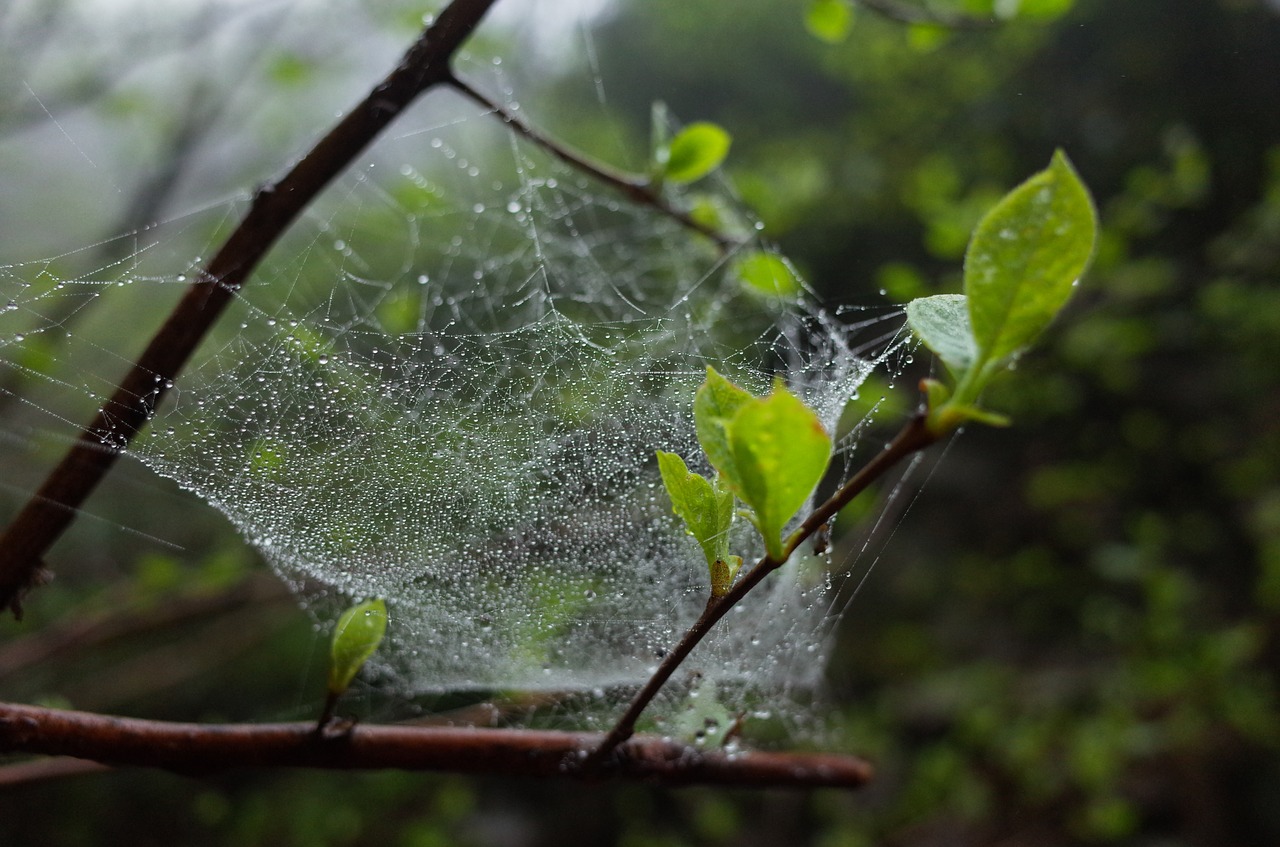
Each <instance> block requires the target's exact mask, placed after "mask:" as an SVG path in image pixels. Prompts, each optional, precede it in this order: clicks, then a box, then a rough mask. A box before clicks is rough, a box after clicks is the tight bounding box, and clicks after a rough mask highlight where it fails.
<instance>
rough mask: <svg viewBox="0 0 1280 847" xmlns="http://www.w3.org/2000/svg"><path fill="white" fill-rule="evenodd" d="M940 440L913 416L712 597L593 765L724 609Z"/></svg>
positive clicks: (622, 737) (627, 732) (628, 729)
mask: <svg viewBox="0 0 1280 847" xmlns="http://www.w3.org/2000/svg"><path fill="white" fill-rule="evenodd" d="M937 440H938V434H937V433H936V432H934V431H933V430H931V429H930V428H929V427H928V425H927V423H926V417H925V415H924V413H923V412H921V413H917V414H916V415H914V416H912V418H911V419H910V420H909V421H907V423H906V425H905V426H904V427H903V428H902V430H901V431H899V433H898V434H897V436H895V437H894V439H893V441H891V442H889V444H887V445H886V446H885V448H884V449H883V450H881V451H880V452H879V453H877V454H876V456H875V457H874V458H873V459H872V460H871V461H870V462H868V463H867V464H866V465H865V466H864V467H863V468H862V469H861V470H859V471H858V472H857V473H856V474H854V475H853V477H851V478H850V479H849V481H848V482H846V483H845V484H844V485H843V486H842V487H841V488H840V490H839V491H837V492H836V493H835V494H833V495H831V497H829V498H828V499H827V500H826V502H824V503H823V504H822V505H820V506H818V507H817V508H816V509H814V510H813V512H812V513H811V514H810V515H809V516H808V517H807V518H805V520H804V522H803V523H801V524H800V527H799V528H798V529H797V530H796V531H795V532H794V533H792V535H791V537H790V538H788V539H787V543H786V546H785V547H784V548H783V556H782V558H781V559H774V558H772V557H770V556H765V557H764V558H763V559H761V560H760V561H758V562H756V564H755V565H754V566H753V567H752V568H751V570H749V571H748V572H747V573H746V574H744V575H743V576H742V577H741V578H740V579H739V580H738V581H737V582H735V583H734V584H733V587H732V588H730V589H729V591H728V592H727V593H726V594H725V595H724V596H723V597H720V598H718V599H717V598H714V597H713V598H712V599H711V600H710V601H709V602H708V603H707V608H706V610H705V611H704V612H703V613H702V615H701V616H700V617H699V618H698V620H697V621H695V622H694V624H693V626H691V627H689V630H688V632H686V633H685V634H684V637H683V638H681V639H680V642H679V643H678V644H677V645H676V646H675V647H674V648H672V650H671V652H669V653H667V655H666V657H665V658H664V659H663V660H662V664H660V665H658V669H657V670H656V671H654V673H653V676H651V677H650V678H649V680H648V682H646V683H645V684H644V687H643V688H641V689H640V691H639V692H637V693H636V696H635V697H634V698H633V699H632V701H631V704H630V705H629V706H628V707H627V710H626V712H624V713H623V715H622V717H620V718H618V722H617V723H616V724H614V726H613V729H611V730H609V733H608V734H607V735H605V737H604V740H603V741H601V742H600V746H599V747H598V748H597V749H596V750H594V751H593V752H592V753H591V757H590V762H591V763H592V764H603V763H604V762H605V761H606V760H607V759H608V757H610V756H612V755H613V754H614V750H615V748H616V747H617V746H618V745H620V744H622V743H623V742H625V741H626V740H627V739H628V738H630V737H631V735H632V733H634V732H635V728H636V721H638V720H639V719H640V715H641V714H642V713H643V712H644V710H645V709H646V708H647V707H648V705H649V703H650V702H652V701H653V698H654V697H655V696H657V694H658V692H659V691H660V690H661V689H662V686H664V685H665V684H666V683H667V680H669V679H670V678H671V675H672V674H674V673H675V672H676V669H677V668H679V667H680V665H681V664H683V663H684V660H685V659H686V658H688V656H689V654H690V653H692V652H693V648H695V647H697V646H698V644H699V643H700V642H701V641H702V639H703V638H705V637H706V636H707V633H709V632H710V631H711V628H712V627H713V626H715V625H716V623H717V622H718V621H719V620H720V619H721V618H723V617H724V616H725V613H727V612H728V611H729V610H730V609H732V608H733V607H734V606H736V605H737V604H738V603H739V602H740V601H741V600H742V598H743V597H746V596H747V594H748V593H749V592H750V591H751V589H753V588H755V587H756V586H757V585H759V584H760V582H761V581H762V580H763V579H764V578H765V577H766V576H768V575H769V574H771V573H773V571H775V570H777V569H778V568H779V567H781V566H782V564H783V563H784V562H786V561H787V559H788V558H790V556H791V554H792V553H793V552H795V550H796V548H797V547H799V546H800V545H801V544H802V543H804V541H805V540H806V539H808V538H809V537H810V536H812V535H813V534H814V533H815V532H817V531H818V529H819V528H820V527H821V526H823V525H824V524H825V523H826V522H827V521H829V520H831V518H833V517H835V515H836V513H837V512H839V511H840V510H841V509H843V508H844V507H845V506H846V505H848V503H849V502H850V501H851V500H853V498H854V497H857V496H858V495H859V494H861V493H862V492H863V491H865V490H866V489H867V486H869V485H870V484H871V483H872V482H874V481H875V480H877V479H879V478H880V477H881V476H883V475H884V473H885V472H886V471H888V470H889V469H890V468H892V467H893V466H894V465H896V464H897V463H898V462H899V461H901V460H902V459H903V458H905V457H906V456H910V455H911V454H912V453H916V452H918V451H920V450H923V449H924V448H925V447H928V446H929V445H930V444H932V443H934V442H935V441H937Z"/></svg>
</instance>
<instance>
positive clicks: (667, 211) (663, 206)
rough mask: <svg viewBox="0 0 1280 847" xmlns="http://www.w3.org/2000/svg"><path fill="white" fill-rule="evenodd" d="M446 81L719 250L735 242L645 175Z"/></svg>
mask: <svg viewBox="0 0 1280 847" xmlns="http://www.w3.org/2000/svg"><path fill="white" fill-rule="evenodd" d="M449 82H450V85H452V86H453V87H454V88H456V89H457V90H458V91H460V92H461V93H463V94H465V95H466V96H468V97H470V98H471V99H472V100H474V101H476V102H477V103H479V104H480V105H481V106H483V107H484V108H485V109H487V110H488V111H490V112H492V113H493V114H494V115H496V116H497V117H498V118H500V119H501V120H502V122H503V123H505V124H506V125H507V126H509V127H511V129H512V130H514V131H515V132H516V133H518V134H519V135H522V136H524V137H525V138H527V139H528V140H529V141H531V142H533V143H534V144H536V145H537V146H538V147H541V148H542V149H543V150H545V151H547V152H548V153H550V154H551V155H552V156H555V157H556V158H557V159H559V160H560V161H562V162H564V163H565V164H567V165H568V166H569V167H571V168H575V169H577V170H579V171H582V172H583V173H585V174H588V175H589V176H591V177H593V178H595V179H597V180H599V181H600V182H602V183H604V184H605V185H607V186H609V187H611V188H613V189H615V190H617V191H618V192H620V193H621V194H622V195H623V196H624V197H626V198H627V199H628V200H631V201H632V202H633V203H638V204H640V205H643V206H649V207H651V208H653V209H657V210H658V211H659V212H661V213H662V214H664V215H666V216H667V217H669V218H671V219H672V220H674V221H676V222H677V223H679V224H681V225H682V226H685V227H688V228H689V229H691V230H693V231H694V232H696V233H699V234H700V235H705V236H706V237H707V238H710V239H711V240H712V241H714V242H715V243H716V246H717V247H719V248H720V250H721V251H722V252H724V251H728V250H729V249H730V248H732V247H734V246H735V244H736V242H735V240H734V239H732V238H730V237H729V236H728V235H725V234H724V233H723V232H720V231H718V230H716V229H714V228H712V227H709V226H707V225H706V224H703V223H700V222H699V221H696V220H694V219H693V217H692V216H690V214H689V213H688V212H686V211H685V210H683V209H680V208H677V207H676V206H673V205H672V204H671V202H670V201H669V200H667V198H665V197H663V196H662V192H661V190H660V189H658V188H656V187H655V186H654V184H653V183H652V182H651V181H650V180H648V179H646V178H645V177H641V176H637V175H636V174H631V173H627V172H625V171H621V170H618V169H617V168H614V167H612V166H611V165H606V164H604V163H603V162H598V161H595V160H593V159H590V158H588V157H587V156H585V155H583V154H582V153H579V152H577V151H576V150H572V149H570V148H569V147H567V146H565V145H564V144H562V143H561V142H559V141H557V140H555V139H554V138H551V137H550V136H548V135H544V134H543V133H542V132H540V131H539V130H537V129H535V128H534V127H533V126H531V125H530V124H527V123H525V122H524V121H523V120H522V119H521V118H519V117H517V116H516V115H515V113H513V112H511V111H509V110H507V109H504V108H503V107H502V106H500V105H498V104H497V103H495V102H494V101H493V100H491V99H489V98H488V97H486V96H485V95H484V94H482V93H480V92H479V91H477V90H476V89H474V88H472V87H471V86H470V85H469V84H468V83H466V82H465V81H463V80H460V79H458V78H457V77H454V78H452V79H451V80H450V81H449Z"/></svg>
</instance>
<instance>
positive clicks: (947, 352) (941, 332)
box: [907, 294, 978, 374]
mask: <svg viewBox="0 0 1280 847" xmlns="http://www.w3.org/2000/svg"><path fill="white" fill-rule="evenodd" d="M907 326H909V327H911V330H912V332H914V333H915V334H916V335H918V336H919V337H920V340H921V341H923V342H924V346H926V347H928V348H929V349H930V350H932V351H933V352H934V353H937V354H938V357H939V358H940V359H942V361H943V363H944V364H945V365H946V366H947V367H948V368H949V369H950V370H951V372H952V373H953V374H962V373H964V372H965V371H967V370H968V369H969V367H970V366H971V365H972V364H973V362H974V360H975V359H976V358H977V357H978V348H977V344H976V343H975V342H974V340H973V329H972V328H971V327H970V326H969V309H968V304H967V303H966V299H965V296H964V295H963V294H936V295H934V296H932V297H920V298H918V299H915V300H912V301H911V302H910V303H908V304H907Z"/></svg>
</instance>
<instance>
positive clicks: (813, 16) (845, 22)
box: [804, 0, 853, 44]
mask: <svg viewBox="0 0 1280 847" xmlns="http://www.w3.org/2000/svg"><path fill="white" fill-rule="evenodd" d="M804 25H805V28H806V29H808V30H809V32H810V34H812V35H813V36H814V37H815V38H818V39H821V40H822V41H825V42H827V43H828V44H839V43H840V42H842V41H844V40H845V39H847V38H848V37H849V31H850V30H852V29H853V6H852V4H851V3H850V2H849V0H810V3H809V8H808V9H806V10H805V13H804Z"/></svg>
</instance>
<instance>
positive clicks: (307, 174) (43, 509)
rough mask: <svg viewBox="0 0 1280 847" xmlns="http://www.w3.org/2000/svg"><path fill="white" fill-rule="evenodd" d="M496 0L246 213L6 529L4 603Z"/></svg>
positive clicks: (456, 21)
mask: <svg viewBox="0 0 1280 847" xmlns="http://www.w3.org/2000/svg"><path fill="white" fill-rule="evenodd" d="M494 2H495V0H453V2H452V3H450V4H449V6H447V7H446V8H445V9H444V11H443V12H441V13H440V15H439V17H437V18H436V19H435V22H434V23H432V24H431V25H430V26H428V27H427V29H426V30H425V31H424V32H423V34H422V36H421V38H419V40H418V41H417V43H415V44H414V45H413V47H411V48H410V49H409V51H408V52H407V53H406V54H405V56H404V58H403V59H402V60H401V62H400V64H399V66H398V67H396V69H395V70H394V71H392V73H391V74H390V75H389V76H388V77H387V78H386V79H385V80H383V81H382V82H381V83H379V84H378V85H377V86H376V87H375V88H374V89H373V91H371V92H370V93H369V95H368V96H367V97H366V98H365V99H364V100H363V101H362V102H361V103H359V104H358V105H357V106H356V107H355V108H353V109H352V110H351V112H350V113H349V114H348V115H347V116H346V117H345V118H343V119H342V120H341V121H339V122H338V124H337V125H336V126H335V127H334V128H333V129H332V130H330V131H329V134H328V135H326V136H325V137H324V138H323V139H321V140H320V141H319V142H318V143H317V144H316V145H315V147H313V148H312V149H311V151H310V152H309V153H307V154H306V155H305V156H304V157H303V158H302V159H301V160H300V161H299V162H298V163H297V164H296V165H295V166H294V167H293V169H292V170H290V171H289V173H288V174H287V175H286V176H285V177H284V178H283V179H281V180H280V181H279V182H277V183H274V184H272V185H266V186H263V187H262V188H260V189H259V190H258V193H257V195H256V196H255V197H254V199H253V203H252V204H251V205H250V207H249V211H248V213H247V214H246V215H245V217H244V219H243V220H242V221H241V222H240V225H239V226H238V227H236V230H235V231H234V232H233V233H231V235H230V237H229V238H228V239H227V241H226V242H225V243H224V244H223V245H222V248H221V249H220V250H219V251H218V252H217V254H216V255H215V256H214V257H213V259H212V261H210V263H209V265H208V267H207V268H206V269H205V270H204V271H202V272H201V273H199V274H197V275H196V280H195V282H194V283H193V284H192V286H191V287H190V288H189V289H188V290H187V294H186V296H185V297H183V299H182V300H181V301H180V302H179V303H178V305H177V307H175V308H174V311H173V313H172V314H171V315H170V316H169V318H168V319H167V320H166V321H165V323H164V325H163V326H161V327H160V329H159V331H158V332H157V333H156V334H155V336H154V337H152V339H151V342H150V344H148V345H147V349H146V350H145V351H144V352H143V353H142V355H141V357H139V359H138V360H137V364H135V365H134V367H133V369H132V370H130V371H129V373H128V374H127V375H126V376H125V378H124V380H123V381H121V383H120V386H119V388H118V389H117V390H116V392H115V394H114V396H112V398H111V399H110V400H109V401H107V403H106V404H105V405H103V407H102V409H101V410H99V412H98V414H97V416H96V417H95V418H94V419H93V422H92V423H90V424H89V426H88V427H87V428H86V429H85V431H84V432H83V433H82V434H81V436H80V438H79V440H78V441H77V442H76V443H75V445H74V446H73V447H72V448H71V449H70V450H69V451H68V453H67V455H66V456H65V457H64V458H63V460H62V462H61V463H60V464H59V465H58V466H57V467H56V468H54V470H53V472H52V473H50V474H49V476H48V478H47V479H46V480H45V482H44V484H43V485H42V486H41V487H40V489H39V490H38V491H37V492H36V493H35V494H34V495H33V496H32V497H31V499H30V500H29V501H28V502H27V504H26V506H24V507H23V509H22V511H21V512H19V513H18V516H17V518H15V519H14V521H13V522H12V523H11V524H10V525H9V527H8V528H7V529H6V530H5V532H4V534H3V535H0V608H3V607H8V608H10V609H11V610H12V611H13V613H14V615H15V616H16V617H19V618H20V617H21V615H22V605H21V603H22V598H23V596H24V595H25V594H26V593H27V592H28V591H29V590H31V589H32V588H34V587H35V586H36V585H38V584H39V583H40V582H41V581H42V580H44V579H47V577H48V572H47V571H46V570H45V568H44V564H43V561H42V560H43V558H44V555H45V553H46V552H47V551H48V549H49V548H50V547H51V546H52V545H53V543H54V542H55V541H56V540H57V539H58V537H59V536H60V535H61V534H62V533H63V531H64V530H65V529H66V528H67V526H68V525H70V523H71V521H72V519H73V518H74V517H75V512H76V509H77V508H78V507H79V506H80V504H81V503H83V502H84V500H85V498H86V497H88V496H89V493H90V492H91V491H93V489H94V488H95V487H97V484H98V483H99V482H100V481H101V480H102V478H103V476H105V475H106V473H107V471H108V470H109V469H110V468H111V466H112V465H113V464H114V463H115V460H116V458H117V457H118V456H119V455H120V453H121V451H123V450H124V448H125V447H126V446H127V445H128V444H129V442H130V441H131V440H132V439H133V437H134V436H135V435H136V434H137V433H138V431H139V430H141V429H142V427H143V426H145V425H146V423H147V421H148V420H150V418H151V416H152V415H153V414H154V412H155V408H156V406H157V404H158V403H159V402H160V399H161V398H162V397H163V396H164V395H165V393H166V392H167V390H168V388H169V387H170V386H171V385H172V382H173V380H174V379H175V378H176V377H177V375H178V373H179V372H180V371H181V370H182V368H183V366H184V365H185V364H186V362H187V359H188V358H189V357H190V356H191V353H192V352H193V351H194V350H195V348H196V346H197V345H198V344H199V343H200V341H201V339H203V338H204V336H205V334H206V333H207V332H208V331H209V329H210V328H211V327H212V326H213V324H214V322H215V321H216V320H217V319H218V317H219V316H220V315H221V314H222V311H223V309H225V308H226V306H227V304H228V303H230V302H231V300H232V298H233V296H234V294H235V292H236V291H238V290H239V289H240V287H241V286H242V285H244V283H245V282H246V281H247V280H248V278H249V276H250V274H252V273H253V271H254V269H255V268H256V267H257V266H258V263H259V262H260V261H261V260H262V258H263V257H264V256H265V255H266V254H267V251H269V250H270V249H271V247H272V246H273V245H274V244H275V242H276V241H277V239H278V238H279V237H280V236H281V235H282V234H283V233H284V231H285V230H286V229H287V228H288V227H289V225H290V224H291V223H292V222H293V220H294V218H296V217H297V215H298V214H299V213H300V212H301V211H302V210H303V209H304V208H306V206H307V205H308V204H309V203H310V202H311V201H312V200H313V199H314V198H315V197H316V195H318V194H319V193H320V191H321V190H323V188H324V187H325V186H326V185H328V183H329V182H330V181H331V180H332V179H333V178H334V177H335V176H337V175H338V174H339V173H341V172H342V171H343V170H344V169H345V168H346V167H347V165H349V164H350V163H351V161H352V160H353V159H354V158H355V157H356V156H357V155H359V153H360V152H361V151H362V150H364V149H365V147H367V146H368V145H369V144H370V143H371V142H372V141H373V139H374V138H375V137H377V135H378V134H379V133H380V132H381V131H382V130H383V129H384V128H385V127H386V126H387V125H388V124H389V123H391V121H392V120H394V119H395V118H396V117H397V116H398V115H399V114H400V112H401V111H403V110H404V108H405V107H406V106H407V105H408V104H409V103H411V102H412V101H413V100H414V99H416V98H417V96H418V95H419V94H421V93H422V92H423V91H425V90H427V89H428V88H431V87H433V86H435V85H439V84H441V83H443V82H447V81H449V80H450V79H451V74H450V70H449V61H450V59H451V58H452V56H453V54H454V53H455V52H456V51H457V49H458V48H459V47H460V46H461V44H462V42H463V41H464V40H466V38H467V36H469V35H470V34H471V32H472V31H473V30H474V29H475V28H476V26H478V25H479V23H480V19H481V18H482V17H483V16H484V14H485V12H487V11H488V9H489V7H490V6H491V5H493V3H494Z"/></svg>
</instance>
